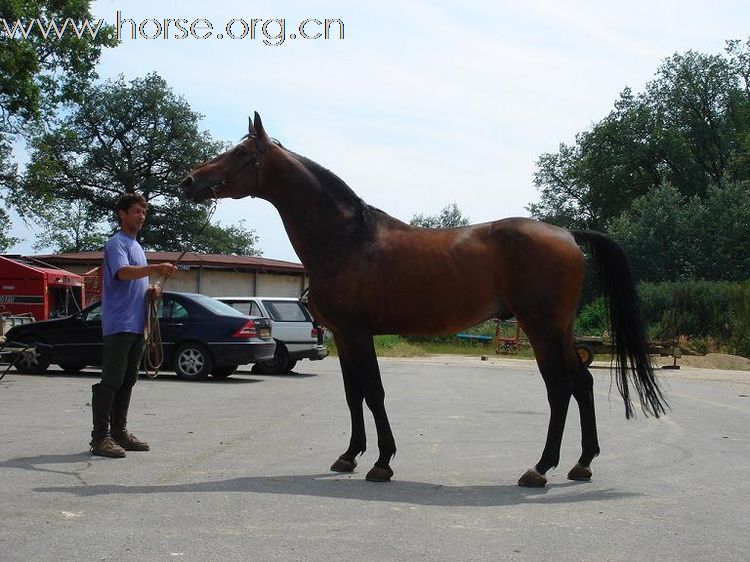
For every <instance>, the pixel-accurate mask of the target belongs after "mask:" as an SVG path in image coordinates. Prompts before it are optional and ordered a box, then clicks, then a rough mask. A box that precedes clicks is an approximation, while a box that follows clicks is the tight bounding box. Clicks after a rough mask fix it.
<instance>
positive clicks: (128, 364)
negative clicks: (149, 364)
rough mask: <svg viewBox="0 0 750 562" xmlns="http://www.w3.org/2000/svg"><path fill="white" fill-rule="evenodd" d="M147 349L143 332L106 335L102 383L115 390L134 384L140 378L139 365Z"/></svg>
mask: <svg viewBox="0 0 750 562" xmlns="http://www.w3.org/2000/svg"><path fill="white" fill-rule="evenodd" d="M145 349H146V341H145V340H144V338H143V334H131V333H130V332H119V333H117V334H111V335H109V336H104V352H103V355H102V382H101V384H102V385H103V386H107V387H109V388H111V389H112V390H113V391H115V392H116V391H117V390H119V389H120V387H131V386H133V385H134V384H135V383H136V381H137V380H138V366H139V365H140V364H141V358H142V357H143V351H144V350H145Z"/></svg>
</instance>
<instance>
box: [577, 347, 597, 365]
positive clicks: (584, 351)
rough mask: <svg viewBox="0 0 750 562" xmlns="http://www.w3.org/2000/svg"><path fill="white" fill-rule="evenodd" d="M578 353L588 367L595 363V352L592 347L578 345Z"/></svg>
mask: <svg viewBox="0 0 750 562" xmlns="http://www.w3.org/2000/svg"><path fill="white" fill-rule="evenodd" d="M576 353H577V354H578V357H579V358H580V360H581V363H583V364H584V365H585V366H586V367H588V366H589V365H591V363H593V362H594V350H593V349H591V347H590V346H588V345H585V344H582V343H579V344H578V345H576Z"/></svg>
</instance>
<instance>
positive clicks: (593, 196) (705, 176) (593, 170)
mask: <svg viewBox="0 0 750 562" xmlns="http://www.w3.org/2000/svg"><path fill="white" fill-rule="evenodd" d="M749 43H750V41H749ZM747 48H748V45H743V44H742V43H740V42H737V41H735V42H729V44H728V47H727V54H726V55H724V56H722V55H705V54H701V53H696V52H693V51H689V52H687V53H685V54H675V55H674V56H672V57H671V58H669V59H667V60H666V61H664V62H663V63H662V65H661V66H660V67H659V69H658V71H657V73H656V77H655V78H654V79H653V80H652V81H651V82H649V83H648V85H647V87H646V89H645V91H644V92H642V93H640V94H634V93H633V92H632V91H631V90H630V89H629V88H626V89H625V90H624V91H623V92H622V94H621V95H620V98H619V99H618V100H617V101H616V102H615V105H614V109H613V110H612V111H611V112H610V113H609V115H607V116H606V117H605V118H604V119H602V120H601V121H600V122H598V123H597V124H595V125H594V126H593V128H592V129H591V130H589V131H585V132H582V133H579V134H578V135H577V136H576V142H575V144H574V145H573V146H569V145H566V144H562V145H560V149H559V151H558V152H557V153H554V154H543V155H542V156H540V158H539V160H538V162H537V172H536V175H535V184H536V186H537V187H538V188H539V189H540V190H541V200H540V202H539V203H537V204H535V205H532V206H531V207H530V210H531V211H532V214H533V215H534V216H536V217H538V218H541V219H543V220H547V221H549V222H554V223H557V224H561V225H563V226H570V227H579V228H580V227H586V228H599V229H603V228H605V226H606V224H607V221H609V220H611V219H613V218H615V217H617V216H618V215H620V213H622V212H623V211H624V210H626V209H627V208H628V206H629V205H630V204H631V203H632V202H633V201H634V200H635V199H637V198H638V197H641V196H643V195H645V194H646V193H647V192H649V191H651V190H653V189H657V188H659V187H660V186H661V185H663V184H665V183H669V184H671V185H672V186H674V187H675V188H676V189H677V190H678V191H679V192H680V193H681V194H683V195H685V196H687V197H691V196H693V195H697V196H699V197H704V196H705V195H706V193H707V192H708V189H709V187H711V186H722V185H723V184H724V183H725V182H727V181H740V180H746V179H750V175H748V172H749V171H750V170H748V166H747V164H748V154H747V148H748V144H747V143H748V142H750V140H749V139H748V134H749V133H750V89H748V85H747V74H748V70H747V66H748V61H747Z"/></svg>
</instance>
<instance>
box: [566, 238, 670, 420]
mask: <svg viewBox="0 0 750 562" xmlns="http://www.w3.org/2000/svg"><path fill="white" fill-rule="evenodd" d="M571 232H572V234H573V237H574V238H575V241H576V242H577V243H578V245H580V246H583V247H585V248H587V249H588V250H589V251H590V252H591V255H592V258H593V260H594V262H595V263H596V266H597V268H598V270H599V276H600V280H601V286H602V292H603V293H604V300H605V303H606V306H607V311H608V313H609V321H610V326H611V331H612V343H613V345H614V353H615V378H616V380H617V388H618V389H619V390H620V394H621V395H622V398H623V400H624V401H625V417H627V418H630V417H631V416H633V404H632V402H631V399H630V389H629V386H628V384H629V380H628V379H629V378H630V380H631V381H632V382H633V384H634V385H635V388H636V390H637V391H638V397H639V398H640V401H641V408H642V409H643V412H644V413H645V414H646V415H648V414H653V415H654V416H655V417H657V418H658V417H659V415H661V414H664V413H666V408H667V407H668V405H667V402H666V400H665V398H664V396H663V394H662V392H661V389H660V388H659V385H658V383H657V381H656V377H655V375H654V370H653V367H652V366H651V360H650V359H649V355H648V340H647V339H646V331H645V327H644V323H643V317H642V316H641V309H640V306H639V304H638V295H637V294H636V292H635V281H634V279H633V275H632V273H631V271H630V264H629V262H628V258H627V256H626V255H625V251H624V250H623V249H622V247H621V246H620V245H619V244H618V243H617V242H615V241H614V240H613V239H612V238H610V237H609V236H606V235H604V234H602V233H600V232H594V231H591V230H587V231H571Z"/></svg>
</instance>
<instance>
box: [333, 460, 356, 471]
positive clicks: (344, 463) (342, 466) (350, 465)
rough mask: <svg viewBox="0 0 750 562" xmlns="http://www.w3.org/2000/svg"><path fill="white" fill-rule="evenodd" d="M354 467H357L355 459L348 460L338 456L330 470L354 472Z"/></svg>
mask: <svg viewBox="0 0 750 562" xmlns="http://www.w3.org/2000/svg"><path fill="white" fill-rule="evenodd" d="M355 468H357V461H355V460H351V461H350V460H349V459H345V458H344V457H339V458H338V459H337V460H336V462H335V463H333V464H332V465H331V470H332V471H333V472H354V469H355Z"/></svg>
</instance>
